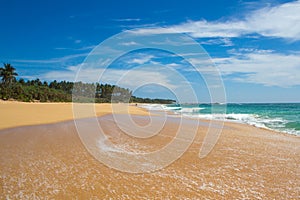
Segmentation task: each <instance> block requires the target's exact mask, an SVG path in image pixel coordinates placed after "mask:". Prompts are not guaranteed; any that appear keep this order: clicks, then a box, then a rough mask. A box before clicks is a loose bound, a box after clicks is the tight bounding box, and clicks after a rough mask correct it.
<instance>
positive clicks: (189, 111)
mask: <svg viewBox="0 0 300 200" xmlns="http://www.w3.org/2000/svg"><path fill="white" fill-rule="evenodd" d="M143 107H144V108H146V109H149V110H168V111H172V112H174V113H175V114H177V115H181V116H184V117H188V118H198V119H208V120H222V121H231V122H239V123H244V124H249V125H252V126H255V127H258V128H265V129H270V130H275V131H280V132H284V133H289V134H294V135H300V131H299V130H295V129H292V128H286V126H285V125H286V124H287V123H288V122H289V121H287V120H284V119H283V118H280V117H277V118H270V117H267V116H261V115H257V114H244V113H243V114H242V113H228V114H218V113H213V114H211V113H210V114H205V113H201V110H204V109H205V108H201V107H189V108H186V107H180V106H176V107H175V106H173V107H168V106H165V105H160V104H144V105H143Z"/></svg>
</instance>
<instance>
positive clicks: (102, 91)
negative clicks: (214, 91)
mask: <svg viewBox="0 0 300 200" xmlns="http://www.w3.org/2000/svg"><path fill="white" fill-rule="evenodd" d="M17 76H18V74H17V73H16V69H15V68H14V67H13V66H12V65H11V64H8V63H7V64H6V63H4V66H3V67H1V68H0V78H1V81H0V99H2V100H9V99H13V100H17V101H23V102H34V101H38V102H72V101H74V102H96V103H110V102H131V103H162V104H170V103H174V101H173V100H171V99H150V98H140V97H136V96H133V95H132V91H130V90H129V89H126V88H122V87H119V86H116V85H110V84H103V83H102V84H101V83H83V82H76V83H74V82H70V81H56V80H54V81H51V82H47V81H41V80H40V79H38V78H37V79H35V80H24V79H22V78H20V79H18V80H17V79H16V77H17Z"/></svg>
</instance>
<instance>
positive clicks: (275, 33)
mask: <svg viewBox="0 0 300 200" xmlns="http://www.w3.org/2000/svg"><path fill="white" fill-rule="evenodd" d="M299 10H300V1H294V2H289V3H285V4H281V5H277V6H273V7H265V8H262V9H259V10H255V11H252V12H250V13H248V14H247V15H246V17H244V19H231V20H227V21H214V22H208V21H206V20H200V21H188V22H185V23H182V24H179V25H173V26H168V27H165V28H150V29H144V28H141V29H137V30H135V33H139V34H164V33H174V32H176V33H187V34H190V35H191V36H192V37H195V38H209V37H221V38H232V37H240V36H244V35H251V34H259V35H262V36H266V37H278V38H284V39H289V40H300V12H299Z"/></svg>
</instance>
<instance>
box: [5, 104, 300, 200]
mask: <svg viewBox="0 0 300 200" xmlns="http://www.w3.org/2000/svg"><path fill="white" fill-rule="evenodd" d="M9 104H10V103H8V104H6V105H9ZM11 104H12V105H14V106H16V109H14V110H13V111H14V112H13V114H14V115H19V117H26V116H27V115H29V114H30V113H27V112H24V110H22V111H20V110H19V109H22V108H24V109H25V111H26V109H29V110H30V109H31V111H35V112H36V115H35V113H34V112H31V114H32V115H33V116H35V117H36V116H37V114H40V113H39V111H44V109H46V110H47V112H44V113H42V114H41V116H44V115H48V116H53V118H51V117H50V118H47V119H45V120H48V122H49V123H52V124H49V123H47V124H39V123H41V122H42V121H41V120H40V119H39V118H35V119H36V123H37V125H33V124H31V125H33V126H26V127H24V126H19V127H17V128H13V127H11V128H8V129H3V130H0V155H1V156H0V163H1V164H0V169H1V170H0V171H1V173H0V179H1V182H0V183H1V190H0V194H1V195H0V197H1V198H35V197H43V198H47V197H48V198H60V199H62V198H82V199H87V198H104V199H107V198H121V199H122V198H123V199H126V197H127V198H150V197H153V196H155V197H160V198H175V197H176V198H223V199H231V198H270V199H271V198H277V197H278V196H280V197H281V198H285V199H293V198H294V199H296V198H297V197H298V194H299V193H300V189H299V187H298V186H299V184H300V180H299V179H297V177H299V174H300V171H299V168H298V166H299V165H300V149H299V146H300V138H299V137H294V136H293V135H288V134H284V133H283V134H282V133H277V132H274V131H270V130H264V129H261V128H256V127H253V126H251V125H245V124H239V123H234V122H225V126H226V128H224V129H223V130H222V134H221V136H220V138H219V140H218V142H217V144H216V146H215V148H214V149H213V151H212V152H211V153H210V154H209V155H208V156H206V157H205V158H203V159H200V158H199V157H198V154H199V149H200V148H201V145H202V143H203V139H204V137H205V133H206V132H207V129H208V127H207V126H206V125H203V124H202V125H200V126H199V127H198V130H197V135H196V138H195V140H194V142H193V143H192V145H191V146H190V147H189V149H188V150H187V151H186V152H185V153H184V154H183V155H182V157H181V158H180V159H178V160H176V161H175V162H174V163H172V164H171V165H170V166H168V167H166V168H164V169H162V170H159V171H156V172H153V173H149V174H148V173H146V174H130V173H124V172H120V171H117V170H114V169H111V168H109V167H107V166H106V165H104V164H102V163H100V162H99V161H97V160H95V159H94V157H93V156H91V155H90V154H89V153H88V152H87V151H86V149H85V147H84V146H83V144H82V143H81V141H80V139H79V137H78V134H77V132H76V128H75V126H74V123H72V112H70V111H71V109H72V107H71V104H64V103H63V104H61V103H54V104H52V103H49V104H43V106H40V104H38V103H29V104H28V103H17V104H16V103H11ZM2 105H3V104H1V103H0V106H2ZM23 105H24V106H23ZM126 106H128V105H126ZM11 107H12V106H9V108H11ZM33 107H37V108H36V110H34V109H33V110H32V108H33ZM46 107H48V108H46ZM2 108H3V107H1V109H2ZM130 108H131V109H132V110H131V114H135V115H136V116H138V119H139V120H141V122H142V123H147V115H149V113H148V112H147V111H145V110H144V109H142V108H138V107H136V106H130ZM96 109H97V110H98V111H97V116H100V117H99V118H98V120H99V123H101V125H103V129H104V130H107V131H108V132H109V137H110V138H111V139H112V140H113V141H114V143H115V144H117V145H120V147H121V148H125V147H124V145H123V144H124V142H125V143H126V142H128V144H133V145H132V146H126V148H127V149H128V148H129V149H131V150H140V151H142V150H143V151H147V150H152V151H153V150H156V149H160V148H161V147H163V146H164V145H165V144H166V143H168V142H170V139H171V138H172V137H173V136H172V132H173V131H174V128H176V126H178V125H179V124H178V123H176V122H175V123H174V122H172V123H171V122H170V123H166V126H165V128H164V130H163V131H162V132H161V133H160V134H161V135H158V136H155V137H153V138H150V139H146V140H145V141H142V140H140V139H136V140H133V141H131V140H132V138H131V137H128V136H126V135H122V134H121V132H120V131H118V128H117V126H116V124H113V122H112V120H110V119H108V118H107V117H106V116H110V115H109V112H111V107H110V105H109V104H102V105H101V104H100V106H99V107H97V108H96ZM8 110H9V109H8ZM1 111H2V110H1ZM57 112H61V113H63V114H64V115H57ZM124 112H125V111H124V110H123V111H120V112H119V114H122V113H124ZM53 113H56V115H52V114H53ZM55 116H58V119H64V120H62V121H60V122H58V121H57V122H55V121H51V120H54V119H56V118H55ZM1 117H2V119H4V118H5V117H4V116H3V112H1ZM59 117H60V118H59ZM68 117H71V119H68ZM16 119H17V118H9V117H8V118H6V120H7V121H9V120H10V121H11V120H16ZM70 120H71V121H70ZM193 120H195V119H193ZM24 121H25V122H26V123H28V122H32V121H30V120H29V119H26V118H24ZM200 121H205V120H200ZM43 122H44V121H43ZM206 122H207V121H206ZM14 124H16V123H11V124H10V125H11V126H12V125H14ZM27 125H29V124H27ZM183 126H188V124H183ZM2 127H3V126H2ZM163 136H167V137H163ZM158 141H159V142H158ZM122 145H123V146H122ZM139 148H140V149H139Z"/></svg>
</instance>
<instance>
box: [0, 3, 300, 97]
mask: <svg viewBox="0 0 300 200" xmlns="http://www.w3.org/2000/svg"><path fill="white" fill-rule="evenodd" d="M0 5H1V12H0V24H1V31H0V62H2V63H11V64H12V65H13V66H14V67H15V68H16V69H17V73H18V74H19V76H18V78H24V79H36V78H39V79H41V80H45V81H51V80H54V79H56V80H68V81H74V80H82V81H87V82H88V81H91V80H93V81H94V80H96V81H97V80H99V81H101V82H105V83H111V84H118V85H120V86H123V87H127V88H130V89H131V90H133V91H134V94H135V95H137V96H141V97H151V98H155V97H158V98H174V97H175V98H182V101H186V102H188V101H190V102H194V101H199V102H214V101H223V98H224V96H225V98H226V101H227V102H300V12H299V10H300V1H281V0H262V1H244V0H238V1H234V0H232V1H228V0H210V1H199V0H185V1H169V0H165V1H158V0H152V1H141V0H139V1H138V0H128V1H115V0H109V1H106V0H105V1H104V0H103V1H76V0H75V1H67V0H66V1H58V0H52V1H50V0H45V1H39V0H28V1H21V0H19V1H17V0H0ZM118 37H119V38H118ZM122 37H123V39H122ZM120 38H121V39H120ZM124 38H126V39H124ZM170 38H173V39H170ZM149 41H152V43H151V44H150V43H149ZM187 41H189V43H188V42H187ZM161 43H164V45H165V46H162V45H161ZM191 43H192V44H191ZM147 45H148V46H147ZM153 45H154V46H153ZM166 45H167V46H166ZM149 46H150V47H151V48H152V49H151V48H150V47H149ZM198 46H199V48H198ZM123 47H124V48H123ZM137 47H140V48H142V47H144V49H139V50H136V49H137ZM153 47H157V48H158V49H153ZM162 47H166V48H162ZM179 47H180V48H179ZM176 49H177V50H178V51H180V52H179V53H178V52H177V53H176V52H175V51H176ZM166 50H167V51H166ZM127 51H128V52H127ZM191 54H193V56H192V57H191V56H189V55H191ZM94 55H97V56H94ZM108 55H109V56H108ZM114 56H116V57H114ZM96 59H97V65H95V62H96V61H95V60H96ZM100 61H101V63H100ZM200 61H201V64H199V63H200ZM208 62H209V64H207V63H208ZM99 63H100V64H99ZM203 63H205V66H204V64H203ZM102 64H103V65H102ZM194 65H196V66H194ZM208 69H209V70H208ZM207 70H208V71H209V73H208V71H207ZM212 73H213V74H212ZM78 74H79V75H78ZM95 75H97V76H95ZM94 76H95V77H94ZM87 77H88V78H87ZM96 77H98V79H96ZM99 77H100V79H99ZM120 77H121V78H120ZM215 77H217V78H216V79H215ZM220 81H221V82H220ZM187 83H188V84H187ZM216 83H217V85H216ZM194 93H195V94H194ZM216 93H218V94H216ZM182 94H183V96H182V97H179V96H180V95H182ZM193 95H196V97H197V99H196V100H195V99H193V98H192V96H193Z"/></svg>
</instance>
